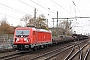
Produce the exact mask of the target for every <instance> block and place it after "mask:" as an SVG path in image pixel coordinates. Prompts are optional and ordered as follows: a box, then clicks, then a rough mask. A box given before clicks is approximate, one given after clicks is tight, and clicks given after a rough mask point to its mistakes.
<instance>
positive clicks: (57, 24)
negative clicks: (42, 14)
mask: <svg viewBox="0 0 90 60" xmlns="http://www.w3.org/2000/svg"><path fill="white" fill-rule="evenodd" d="M57 35H58V11H57Z"/></svg>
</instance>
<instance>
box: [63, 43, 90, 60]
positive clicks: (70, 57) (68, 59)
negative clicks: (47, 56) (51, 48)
mask: <svg viewBox="0 0 90 60" xmlns="http://www.w3.org/2000/svg"><path fill="white" fill-rule="evenodd" d="M89 44H90V42H89V43H87V44H85V45H84V46H83V47H81V48H80V49H79V50H78V51H76V52H75V53H74V54H72V53H73V50H72V51H71V52H70V53H69V54H68V56H67V57H66V58H65V59H64V60H86V58H87V56H88V53H89V51H90V50H89V49H87V52H86V54H85V56H83V49H84V48H85V47H87V46H88V45H89ZM76 56H78V58H76Z"/></svg>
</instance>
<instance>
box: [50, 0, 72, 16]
mask: <svg viewBox="0 0 90 60" xmlns="http://www.w3.org/2000/svg"><path fill="white" fill-rule="evenodd" d="M51 1H52V2H54V3H55V4H56V5H58V6H59V7H61V8H62V9H63V10H65V11H66V12H68V13H69V14H71V13H70V12H69V11H68V10H66V9H65V8H64V7H62V6H60V5H59V4H58V3H56V2H55V1H53V0H51ZM71 15H73V14H71Z"/></svg>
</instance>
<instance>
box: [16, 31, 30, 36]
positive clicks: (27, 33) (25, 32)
mask: <svg viewBox="0 0 90 60" xmlns="http://www.w3.org/2000/svg"><path fill="white" fill-rule="evenodd" d="M29 33H30V31H29V30H16V35H29Z"/></svg>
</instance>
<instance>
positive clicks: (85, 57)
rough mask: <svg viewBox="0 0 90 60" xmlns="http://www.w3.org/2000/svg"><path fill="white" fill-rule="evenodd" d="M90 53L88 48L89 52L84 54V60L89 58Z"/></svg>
mask: <svg viewBox="0 0 90 60" xmlns="http://www.w3.org/2000/svg"><path fill="white" fill-rule="evenodd" d="M89 53H90V48H89V49H88V50H87V52H86V54H85V56H84V60H86V59H87V57H88V54H89Z"/></svg>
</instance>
